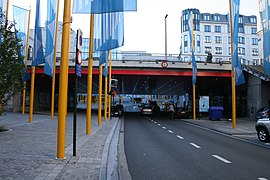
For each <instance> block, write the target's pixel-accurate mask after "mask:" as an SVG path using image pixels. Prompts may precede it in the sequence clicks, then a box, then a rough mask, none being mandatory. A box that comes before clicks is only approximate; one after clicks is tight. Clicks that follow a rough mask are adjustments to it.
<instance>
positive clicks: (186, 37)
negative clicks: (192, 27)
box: [184, 35, 188, 53]
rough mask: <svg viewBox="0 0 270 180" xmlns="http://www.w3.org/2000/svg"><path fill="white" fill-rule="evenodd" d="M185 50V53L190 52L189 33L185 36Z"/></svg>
mask: <svg viewBox="0 0 270 180" xmlns="http://www.w3.org/2000/svg"><path fill="white" fill-rule="evenodd" d="M184 52H185V53H187V52H188V36H187V35H185V36H184Z"/></svg>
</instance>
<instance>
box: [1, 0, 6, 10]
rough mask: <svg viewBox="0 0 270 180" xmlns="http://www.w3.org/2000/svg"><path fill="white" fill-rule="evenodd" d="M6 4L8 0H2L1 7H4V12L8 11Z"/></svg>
mask: <svg viewBox="0 0 270 180" xmlns="http://www.w3.org/2000/svg"><path fill="white" fill-rule="evenodd" d="M6 4H7V1H6V0H0V8H1V9H2V12H5V11H6Z"/></svg>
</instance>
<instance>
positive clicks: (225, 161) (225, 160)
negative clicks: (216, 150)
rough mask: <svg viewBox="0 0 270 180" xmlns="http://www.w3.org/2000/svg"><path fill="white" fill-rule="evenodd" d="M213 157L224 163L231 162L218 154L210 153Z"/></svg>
mask: <svg viewBox="0 0 270 180" xmlns="http://www.w3.org/2000/svg"><path fill="white" fill-rule="evenodd" d="M212 156H213V157H214V158H217V159H218V160H220V161H222V162H224V163H226V164H231V163H232V162H231V161H228V160H227V159H224V158H222V157H220V156H218V155H215V154H214V155H212Z"/></svg>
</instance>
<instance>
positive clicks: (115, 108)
mask: <svg viewBox="0 0 270 180" xmlns="http://www.w3.org/2000/svg"><path fill="white" fill-rule="evenodd" d="M120 114H121V112H120V109H119V107H118V106H112V107H111V117H119V116H120Z"/></svg>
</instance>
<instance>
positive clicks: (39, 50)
mask: <svg viewBox="0 0 270 180" xmlns="http://www.w3.org/2000/svg"><path fill="white" fill-rule="evenodd" d="M34 33H35V34H34V47H33V60H32V66H37V65H39V64H42V63H44V62H45V60H44V57H43V56H44V54H43V45H42V31H41V25H40V0H37V3H36V21H35V32H34Z"/></svg>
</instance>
